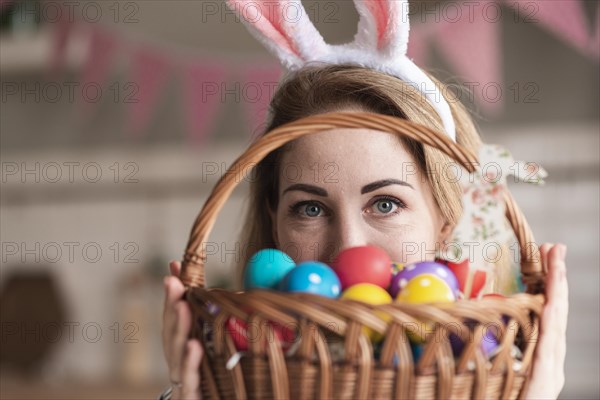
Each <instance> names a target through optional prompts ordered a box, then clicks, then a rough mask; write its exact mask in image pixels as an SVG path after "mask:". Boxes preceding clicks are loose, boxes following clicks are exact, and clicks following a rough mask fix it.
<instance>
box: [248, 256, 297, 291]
mask: <svg viewBox="0 0 600 400" xmlns="http://www.w3.org/2000/svg"><path fill="white" fill-rule="evenodd" d="M295 266H296V263H294V260H292V258H291V257H290V256H289V255H287V254H286V253H284V252H283V251H281V250H277V249H262V250H259V251H258V252H256V253H255V254H254V255H253V256H252V257H251V258H250V260H248V263H247V264H246V269H245V270H244V289H245V290H251V289H277V286H278V285H279V282H280V281H281V280H282V279H283V277H284V276H285V275H286V274H287V273H288V272H289V271H290V270H291V269H293V268H294V267H295Z"/></svg>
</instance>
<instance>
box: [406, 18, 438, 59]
mask: <svg viewBox="0 0 600 400" xmlns="http://www.w3.org/2000/svg"><path fill="white" fill-rule="evenodd" d="M436 26H437V24H420V25H415V26H411V28H410V40H409V41H408V51H407V55H408V58H410V59H411V60H413V62H414V63H415V64H417V65H418V66H419V67H421V68H423V67H426V65H427V63H428V62H429V56H430V53H431V41H430V39H431V37H432V36H434V35H435V30H436Z"/></svg>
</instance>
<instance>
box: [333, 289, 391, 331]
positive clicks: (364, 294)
mask: <svg viewBox="0 0 600 400" xmlns="http://www.w3.org/2000/svg"><path fill="white" fill-rule="evenodd" d="M340 298H341V299H342V300H355V301H361V302H363V303H367V304H374V305H378V304H389V303H391V302H392V296H390V294H389V293H388V292H387V291H386V290H385V289H383V288H381V287H379V286H377V285H373V284H371V283H358V284H356V285H352V286H350V287H349V288H348V289H346V290H344V292H343V293H342V295H341V297H340ZM375 314H376V315H377V316H378V317H379V318H381V319H383V320H384V321H389V320H390V316H389V315H387V314H385V313H382V312H379V311H375ZM363 333H364V334H365V335H367V336H368V337H369V338H370V339H371V342H379V341H381V340H382V339H383V335H382V334H380V333H378V332H375V331H374V330H372V329H371V328H369V327H366V326H363Z"/></svg>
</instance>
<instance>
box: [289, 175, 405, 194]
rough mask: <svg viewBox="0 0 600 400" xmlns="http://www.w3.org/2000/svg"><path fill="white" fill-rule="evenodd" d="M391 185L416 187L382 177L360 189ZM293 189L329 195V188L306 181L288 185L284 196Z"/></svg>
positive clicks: (371, 189) (367, 191) (363, 192)
mask: <svg viewBox="0 0 600 400" xmlns="http://www.w3.org/2000/svg"><path fill="white" fill-rule="evenodd" d="M390 185H400V186H407V187H410V188H411V189H413V190H414V189H415V188H414V187H413V186H412V185H411V184H410V183H408V182H405V181H401V180H399V179H382V180H380V181H375V182H372V183H369V184H368V185H365V186H363V187H362V189H361V190H360V194H365V193H369V192H372V191H374V190H377V189H380V188H382V187H385V186H390ZM293 190H298V191H301V192H306V193H310V194H314V195H317V196H322V197H327V196H328V194H327V190H325V189H323V188H320V187H318V186H314V185H308V184H306V183H296V184H294V185H291V186H289V187H287V188H286V189H285V190H284V191H283V193H282V196H283V195H284V194H286V193H287V192H290V191H293Z"/></svg>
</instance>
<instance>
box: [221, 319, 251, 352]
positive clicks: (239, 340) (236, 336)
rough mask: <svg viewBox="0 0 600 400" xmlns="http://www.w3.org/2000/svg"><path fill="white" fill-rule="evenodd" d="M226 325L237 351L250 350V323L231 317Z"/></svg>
mask: <svg viewBox="0 0 600 400" xmlns="http://www.w3.org/2000/svg"><path fill="white" fill-rule="evenodd" d="M225 325H226V332H227V333H228V334H229V335H230V336H231V339H232V340H233V344H234V345H235V348H236V349H237V351H248V324H246V322H245V321H242V320H241V319H239V318H236V317H229V318H228V319H227V322H226V324H225Z"/></svg>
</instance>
